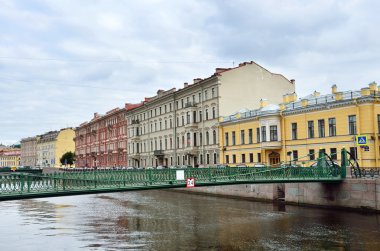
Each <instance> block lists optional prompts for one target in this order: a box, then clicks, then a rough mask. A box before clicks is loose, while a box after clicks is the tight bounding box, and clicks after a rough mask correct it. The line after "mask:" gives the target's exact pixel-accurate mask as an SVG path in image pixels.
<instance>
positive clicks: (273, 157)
mask: <svg viewBox="0 0 380 251" xmlns="http://www.w3.org/2000/svg"><path fill="white" fill-rule="evenodd" d="M279 164H280V154H279V153H276V152H271V153H270V154H269V165H271V166H276V165H277V166H278V165H279Z"/></svg>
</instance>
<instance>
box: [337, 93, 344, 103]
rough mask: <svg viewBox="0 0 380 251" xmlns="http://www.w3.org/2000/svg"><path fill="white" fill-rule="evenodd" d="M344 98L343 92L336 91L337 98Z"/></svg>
mask: <svg viewBox="0 0 380 251" xmlns="http://www.w3.org/2000/svg"><path fill="white" fill-rule="evenodd" d="M342 99H343V92H336V93H335V100H336V101H339V100H342Z"/></svg>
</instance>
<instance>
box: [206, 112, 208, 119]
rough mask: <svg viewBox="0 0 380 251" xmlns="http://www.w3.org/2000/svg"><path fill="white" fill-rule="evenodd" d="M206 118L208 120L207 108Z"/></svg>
mask: <svg viewBox="0 0 380 251" xmlns="http://www.w3.org/2000/svg"><path fill="white" fill-rule="evenodd" d="M206 120H208V109H206Z"/></svg>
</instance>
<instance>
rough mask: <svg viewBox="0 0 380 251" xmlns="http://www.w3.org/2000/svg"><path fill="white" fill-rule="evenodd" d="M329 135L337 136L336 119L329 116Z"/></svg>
mask: <svg viewBox="0 0 380 251" xmlns="http://www.w3.org/2000/svg"><path fill="white" fill-rule="evenodd" d="M329 136H336V120H335V118H329Z"/></svg>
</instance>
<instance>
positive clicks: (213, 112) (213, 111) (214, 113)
mask: <svg viewBox="0 0 380 251" xmlns="http://www.w3.org/2000/svg"><path fill="white" fill-rule="evenodd" d="M212 118H213V119H214V118H216V112H215V107H213V108H212Z"/></svg>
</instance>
